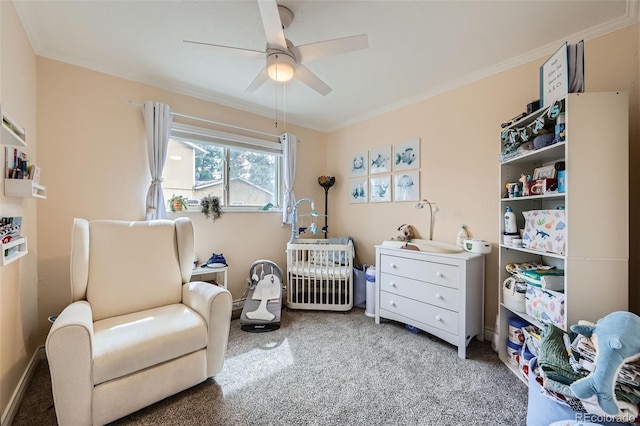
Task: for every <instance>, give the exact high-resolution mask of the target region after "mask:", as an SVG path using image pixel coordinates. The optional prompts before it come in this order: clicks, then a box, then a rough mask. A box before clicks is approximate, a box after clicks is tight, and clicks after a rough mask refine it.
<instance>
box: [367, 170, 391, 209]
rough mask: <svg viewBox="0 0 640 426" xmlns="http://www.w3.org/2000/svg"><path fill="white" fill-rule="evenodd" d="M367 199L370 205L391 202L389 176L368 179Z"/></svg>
mask: <svg viewBox="0 0 640 426" xmlns="http://www.w3.org/2000/svg"><path fill="white" fill-rule="evenodd" d="M369 198H370V200H371V202H372V203H388V202H390V201H391V175H386V176H378V177H372V178H369Z"/></svg>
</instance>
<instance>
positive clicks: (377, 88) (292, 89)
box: [14, 0, 638, 131]
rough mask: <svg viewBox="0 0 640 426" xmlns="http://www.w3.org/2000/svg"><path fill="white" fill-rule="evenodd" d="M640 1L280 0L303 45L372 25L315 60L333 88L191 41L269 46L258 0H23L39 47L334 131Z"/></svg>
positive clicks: (523, 58) (581, 35)
mask: <svg viewBox="0 0 640 426" xmlns="http://www.w3.org/2000/svg"><path fill="white" fill-rule="evenodd" d="M637 1H638V0H604V1H597V0H553V1H545V0H518V1H516V0H512V1H505V0H502V1H487V0H471V1H451V0H449V1H435V0H432V1H424V0H423V1H398V0H387V1H363V0H360V1H327V0H322V1H292V0H279V4H282V5H285V6H287V7H288V8H289V9H291V10H292V11H293V13H294V15H295V17H294V19H293V23H292V24H291V26H290V27H289V28H288V29H286V30H285V35H286V37H287V39H289V40H291V41H292V42H293V44H295V45H296V46H299V45H302V44H307V43H313V42H317V41H323V40H328V39H334V38H339V37H345V36H350V35H357V34H362V33H365V34H368V37H369V48H368V49H367V50H361V51H355V52H350V53H344V54H341V55H338V56H332V57H325V58H321V59H318V60H316V61H313V62H309V63H306V65H307V67H308V68H309V69H311V70H312V71H313V72H314V73H315V74H317V75H318V76H319V77H320V78H321V79H322V80H323V81H325V82H326V83H327V84H328V85H329V86H331V87H332V88H333V91H332V92H331V93H329V94H328V95H326V96H322V95H319V94H318V93H316V92H314V91H313V90H312V89H310V88H309V87H307V86H306V85H304V84H302V83H300V82H299V81H296V80H295V79H294V80H292V81H291V82H289V83H287V84H286V87H285V88H283V86H282V85H281V84H278V83H275V82H272V81H268V82H267V83H266V84H264V85H263V86H261V87H260V88H259V89H258V90H256V91H255V92H252V93H247V92H245V89H246V88H247V86H248V85H249V84H250V83H251V82H252V81H253V79H254V77H255V76H256V75H257V74H258V73H259V72H260V70H261V69H262V67H263V66H264V59H263V58H261V57H258V58H256V57H251V56H246V55H243V54H242V53H239V51H236V50H230V49H221V48H215V47H207V46H200V45H193V44H186V43H184V42H183V40H185V39H190V40H200V41H203V42H208V43H214V44H222V45H229V46H235V47H243V48H248V49H254V50H261V51H263V50H264V49H265V43H266V38H265V32H264V28H263V26H262V21H261V17H260V11H259V8H258V4H257V1H249V0H247V1H241V0H234V1H220V0H217V1H176V0H169V1H168V0H162V1H139V0H129V1H113V0H112V1H105V0H74V1H57V0H47V1H35V0H14V4H15V6H16V9H17V11H18V14H19V16H20V18H21V20H22V22H23V25H24V27H25V30H26V32H27V34H28V37H29V39H30V40H31V43H32V45H33V48H34V50H35V52H36V54H37V55H40V56H44V57H48V58H52V59H56V60H59V61H63V62H68V63H71V64H75V65H78V66H81V67H86V68H89V69H93V70H97V71H101V72H105V73H107V74H112V75H116V76H119V77H124V78H126V79H130V80H135V81H139V82H143V83H147V84H150V85H153V86H158V87H161V88H165V89H169V90H172V91H176V92H180V93H184V94H188V95H192V96H196V97H198V98H202V99H205V100H208V101H212V102H216V103H219V104H222V105H227V106H231V107H235V108H238V109H241V110H245V111H250V112H254V113H258V114H261V115H265V116H268V117H275V116H276V105H277V111H278V116H279V119H280V120H282V119H283V116H282V113H283V110H284V111H286V121H287V122H290V123H295V124H298V125H302V126H306V127H310V128H313V129H318V130H323V131H330V130H334V129H337V128H340V127H343V126H346V125H349V124H353V123H355V122H358V121H361V120H364V119H367V118H371V117H373V116H376V115H378V114H381V113H384V112H386V111H390V110H393V109H396V108H398V107H401V106H404V105H408V104H410V103H413V102H416V101H419V100H421V99H424V98H427V97H429V96H433V95H435V94H438V93H441V92H444V91H447V90H451V89H453V88H455V87H458V86H460V85H463V84H465V83H468V82H471V81H474V80H477V79H480V78H484V77H486V76H488V75H491V74H494V73H496V72H500V71H503V70H505V69H509V68H511V67H513V66H517V65H520V64H523V63H526V62H529V61H531V60H533V59H538V58H542V57H546V56H550V55H551V54H552V53H553V52H555V50H557V49H558V48H559V47H560V45H561V44H562V43H564V42H565V41H568V42H570V43H575V42H576V41H579V40H580V39H585V40H588V39H590V38H593V37H597V36H600V35H602V34H605V33H608V32H611V31H613V30H616V29H619V28H622V27H625V26H628V25H631V24H633V23H635V22H637V18H638V3H637ZM588 60H589V52H588V50H587V51H586V52H585V61H586V62H587V63H588ZM587 82H588V76H587ZM587 84H588V83H587ZM587 89H588V87H587ZM123 101H124V100H123ZM133 101H135V102H141V101H143V100H142V99H133ZM178 112H180V111H178Z"/></svg>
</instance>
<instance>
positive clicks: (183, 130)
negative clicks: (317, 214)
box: [170, 123, 284, 213]
mask: <svg viewBox="0 0 640 426" xmlns="http://www.w3.org/2000/svg"><path fill="white" fill-rule="evenodd" d="M170 138H171V139H174V140H180V141H184V142H187V143H202V144H210V145H215V146H219V147H222V148H223V149H225V170H224V177H223V180H224V183H223V193H224V197H225V203H224V207H223V211H225V212H249V211H250V212H256V211H263V210H260V208H259V207H256V206H238V205H231V203H229V201H228V193H229V165H228V161H226V160H227V159H228V151H227V149H228V148H234V149H244V150H247V151H254V152H260V153H264V154H271V155H275V156H276V166H275V168H276V177H275V178H276V185H275V187H276V188H275V189H276V194H274V199H275V200H276V201H277V202H276V203H274V207H273V208H271V209H269V210H268V211H270V212H282V208H281V204H282V194H283V190H284V183H283V178H282V144H281V143H280V142H271V141H268V140H264V139H258V138H253V137H250V136H243V135H237V134H233V133H228V132H223V131H220V130H214V129H207V128H205V127H200V126H193V125H189V124H183V123H173V125H172V126H171V133H170ZM193 210H195V209H189V210H187V211H186V212H188V211H193ZM182 213H185V212H182Z"/></svg>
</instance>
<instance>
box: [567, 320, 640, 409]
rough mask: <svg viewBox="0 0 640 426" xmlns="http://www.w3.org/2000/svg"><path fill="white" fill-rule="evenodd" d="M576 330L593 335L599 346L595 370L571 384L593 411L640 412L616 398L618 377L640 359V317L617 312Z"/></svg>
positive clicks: (577, 394)
mask: <svg viewBox="0 0 640 426" xmlns="http://www.w3.org/2000/svg"><path fill="white" fill-rule="evenodd" d="M571 330H572V331H573V332H575V333H578V334H581V335H583V336H586V337H590V338H591V341H592V342H593V344H594V346H595V348H596V358H595V360H594V363H595V369H594V370H593V372H591V373H590V374H589V375H588V376H586V377H583V378H582V379H579V380H576V381H575V382H573V383H572V384H571V386H570V388H571V391H572V392H573V393H574V395H575V396H576V397H578V398H579V399H580V400H581V401H582V402H583V405H584V406H585V408H587V410H588V411H589V412H592V413H593V414H597V415H610V416H613V415H623V416H626V417H628V418H630V419H632V418H634V417H636V416H637V415H638V407H637V406H634V405H632V404H629V403H627V402H624V401H617V400H616V397H615V392H614V388H615V383H616V377H617V376H618V373H619V372H620V369H621V368H622V365H623V364H624V363H627V362H632V361H635V360H637V359H640V317H638V316H637V315H635V314H634V313H631V312H623V311H618V312H613V313H610V314H609V315H607V316H605V317H604V318H601V319H599V320H598V322H597V323H596V324H578V325H572V326H571Z"/></svg>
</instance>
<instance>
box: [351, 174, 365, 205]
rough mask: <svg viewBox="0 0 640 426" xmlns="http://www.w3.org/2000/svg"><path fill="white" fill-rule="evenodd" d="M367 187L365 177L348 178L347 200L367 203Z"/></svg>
mask: <svg viewBox="0 0 640 426" xmlns="http://www.w3.org/2000/svg"><path fill="white" fill-rule="evenodd" d="M368 189H369V185H367V178H356V179H349V202H350V203H368V202H369V196H368V194H369V191H368Z"/></svg>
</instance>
